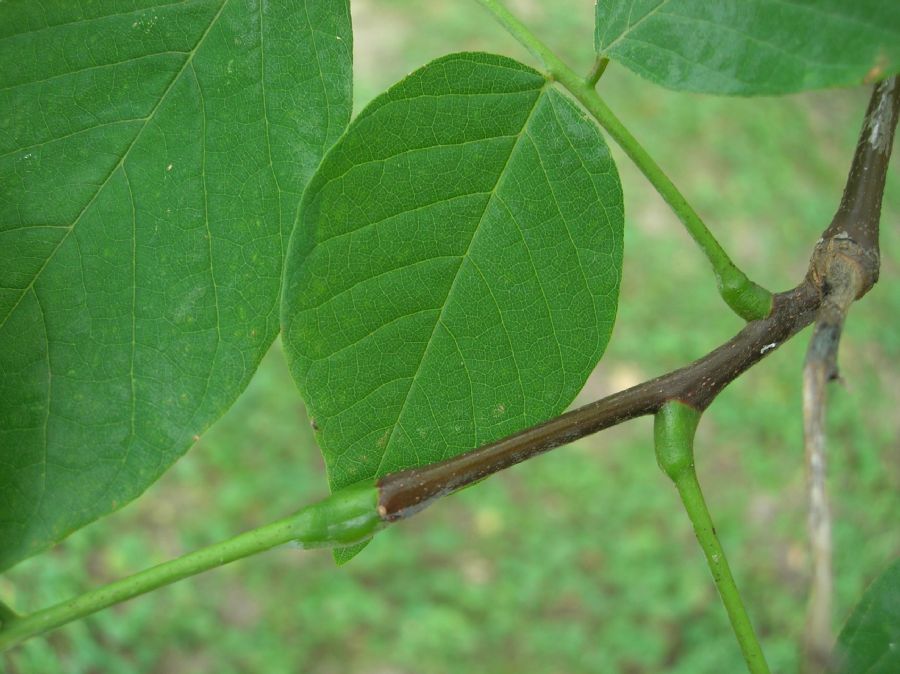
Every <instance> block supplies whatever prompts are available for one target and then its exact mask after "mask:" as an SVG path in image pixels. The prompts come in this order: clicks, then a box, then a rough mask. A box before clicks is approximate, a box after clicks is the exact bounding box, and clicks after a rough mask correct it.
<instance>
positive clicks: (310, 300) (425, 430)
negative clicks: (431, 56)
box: [282, 54, 623, 560]
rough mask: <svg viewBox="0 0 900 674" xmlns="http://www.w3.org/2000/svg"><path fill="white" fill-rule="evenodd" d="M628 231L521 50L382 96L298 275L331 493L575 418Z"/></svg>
mask: <svg viewBox="0 0 900 674" xmlns="http://www.w3.org/2000/svg"><path fill="white" fill-rule="evenodd" d="M622 225H623V212H622V193H621V185H620V183H619V178H618V174H617V172H616V168H615V165H614V164H613V161H612V159H611V157H610V155H609V151H608V149H607V147H606V145H605V143H604V142H603V139H602V137H601V136H600V134H599V132H598V130H597V128H596V127H595V126H594V125H593V123H591V122H589V121H588V120H587V119H586V118H585V116H584V115H583V113H582V112H581V111H580V110H579V109H578V108H576V106H575V105H574V104H573V103H572V102H570V101H569V99H567V98H566V97H565V96H563V95H562V94H560V93H559V92H558V91H556V90H555V89H553V88H552V87H551V86H550V85H549V83H548V82H547V81H546V80H545V79H544V78H543V76H541V75H540V74H539V73H537V72H535V71H534V70H532V69H530V68H527V67H525V66H523V65H521V64H519V63H517V62H516V61H512V60H510V59H507V58H503V57H499V56H494V55H490V54H455V55H451V56H448V57H445V58H442V59H438V60H437V61H434V62H432V63H430V64H429V65H427V66H425V67H423V68H422V69H421V70H419V71H417V72H415V73H413V74H412V75H410V76H409V77H408V78H406V79H405V80H403V81H402V82H400V83H399V84H397V85H395V86H394V87H393V88H391V89H390V90H389V91H387V92H386V93H385V94H383V95H382V96H381V97H379V98H378V99H376V100H375V101H374V102H373V103H372V104H371V105H369V106H368V107H367V108H366V109H365V110H364V111H363V112H362V113H361V114H360V115H359V117H358V118H357V119H356V120H355V121H354V122H353V123H352V124H351V125H350V127H349V128H348V130H347V132H346V134H345V135H344V136H343V137H342V138H341V140H340V141H338V143H337V144H336V145H335V146H334V147H333V148H332V150H331V151H330V152H329V153H328V155H327V156H326V158H325V160H324V161H323V162H322V165H321V166H320V168H319V170H318V172H317V173H316V176H315V177H314V178H313V180H312V181H311V183H310V186H309V189H308V190H307V192H306V194H305V195H304V198H303V202H302V205H301V208H300V215H299V221H298V225H297V228H296V229H295V230H294V234H293V237H292V239H291V244H290V249H289V252H288V258H287V262H286V270H285V289H284V298H283V303H282V312H283V313H282V328H283V339H284V343H285V350H286V353H287V356H288V360H289V363H290V366H291V371H292V374H293V376H294V378H295V380H296V382H297V384H298V387H299V388H300V391H301V393H302V394H303V397H304V399H305V401H306V403H307V406H308V408H309V410H310V412H311V414H312V416H313V418H314V419H315V424H314V425H315V427H316V428H317V429H318V430H317V435H318V440H319V444H320V446H321V448H322V452H323V454H324V457H325V461H326V465H327V468H328V474H329V481H330V484H331V487H332V489H339V488H341V487H343V486H346V485H348V484H351V483H354V482H357V481H359V480H362V479H366V478H371V477H373V476H380V475H384V474H386V473H389V472H392V471H396V470H399V469H402V468H408V467H412V466H419V465H424V464H428V463H432V462H435V461H439V460H442V459H446V458H448V457H450V456H453V455H457V454H459V453H462V452H464V451H466V450H469V449H472V448H474V447H477V446H478V445H481V444H483V443H485V442H488V441H490V440H493V439H496V438H498V437H501V436H504V435H507V434H509V433H511V432H514V431H516V430H518V429H520V428H522V427H524V426H526V425H529V424H533V423H536V422H539V421H541V420H544V419H547V418H549V417H551V416H553V415H556V414H558V413H560V412H561V411H563V409H565V407H566V406H567V405H568V404H569V403H570V402H571V401H572V399H573V398H574V396H575V395H576V394H577V392H578V391H579V390H580V389H581V387H582V386H583V384H584V381H585V379H586V378H587V376H588V374H589V373H590V372H591V370H592V369H593V367H594V366H595V365H596V363H597V361H598V360H599V358H600V356H601V354H602V353H603V350H604V348H605V347H606V344H607V341H608V339H609V336H610V332H611V330H612V325H613V320H614V318H615V312H616V305H617V301H618V290H619V281H620V277H621V263H622ZM357 550H358V548H353V549H350V550H349V551H346V550H345V551H343V552H339V554H338V555H337V557H338V559H339V560H346V559H348V558H349V557H351V556H352V555H353V554H355V552H356V551H357Z"/></svg>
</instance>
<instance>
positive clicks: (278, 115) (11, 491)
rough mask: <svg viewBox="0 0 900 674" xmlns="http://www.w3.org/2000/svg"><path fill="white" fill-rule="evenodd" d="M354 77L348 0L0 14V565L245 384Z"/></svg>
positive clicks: (62, 528)
mask: <svg viewBox="0 0 900 674" xmlns="http://www.w3.org/2000/svg"><path fill="white" fill-rule="evenodd" d="M350 69H351V33H350V18H349V12H348V8H347V4H346V1H345V0H327V1H323V0H309V1H308V2H306V1H303V0H295V1H293V2H279V3H258V2H243V1H242V2H238V1H236V0H188V1H184V2H168V3H166V2H159V1H155V2H148V1H146V0H132V1H131V2H124V1H123V2H116V3H75V2H69V1H68V0H56V1H54V2H41V3H36V2H32V1H31V0H12V1H8V2H5V3H2V4H0V110H2V111H3V114H2V115H0V466H2V469H0V569H3V568H7V567H9V566H11V565H12V564H14V563H15V562H17V561H19V560H21V559H23V558H25V557H28V556H29V555H32V554H34V553H36V552H38V551H40V550H42V549H44V548H46V547H48V546H49V545H50V544H52V543H53V542H55V541H58V540H60V539H61V538H63V537H64V536H66V535H67V534H68V533H70V532H71V531H73V530H75V529H77V528H79V527H81V526H84V525H85V524H87V523H89V522H91V521H93V520H94V519H96V518H97V517H99V516H101V515H103V514H106V513H109V512H110V511H112V510H115V509H116V508H118V507H120V506H122V505H124V504H125V503H127V502H128V501H130V500H132V499H134V498H135V497H136V496H138V495H139V494H140V493H141V492H143V491H144V490H145V489H146V488H147V487H148V486H149V485H150V484H151V483H152V482H153V481H154V480H156V479H157V478H158V477H159V476H160V474H161V473H162V472H163V471H165V469H166V468H168V467H169V466H170V465H171V464H172V463H173V462H174V461H175V460H176V459H177V458H178V457H179V456H180V455H181V454H182V453H184V451H185V450H186V449H187V448H188V447H189V446H190V445H191V444H192V443H193V441H194V440H195V439H196V437H197V435H199V434H200V433H202V432H203V431H204V429H206V428H207V427H208V426H209V425H210V424H211V423H212V422H213V421H214V420H215V419H216V418H218V417H219V416H220V415H221V414H222V412H224V410H226V409H227V408H228V407H229V406H230V405H231V403H232V402H233V401H234V399H235V398H236V397H237V395H238V394H239V393H240V392H241V391H242V390H243V388H244V386H245V385H246V383H247V381H248V379H249V377H250V376H251V374H252V373H253V371H254V370H255V368H256V366H257V364H258V362H259V360H260V358H261V357H262V355H263V354H264V352H265V351H266V349H267V347H268V346H269V345H270V344H271V342H272V340H273V338H274V336H275V335H276V333H277V331H278V327H279V326H278V312H277V307H278V298H279V296H280V277H281V270H282V260H283V255H284V249H285V247H286V244H287V239H288V236H289V233H290V228H291V226H292V225H293V221H294V214H295V212H296V207H297V204H298V202H299V199H300V194H301V192H302V190H303V188H304V186H305V184H306V182H307V181H308V179H309V177H310V176H311V175H312V173H313V171H314V170H315V167H316V166H317V164H318V162H319V160H320V159H321V156H322V155H323V154H324V151H325V149H326V148H327V147H328V146H329V145H330V144H331V143H332V142H333V141H334V140H335V139H336V138H337V136H338V135H339V134H340V133H341V131H342V130H343V128H344V127H345V126H346V123H347V122H348V121H349V114H350Z"/></svg>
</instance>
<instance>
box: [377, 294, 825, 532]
mask: <svg viewBox="0 0 900 674" xmlns="http://www.w3.org/2000/svg"><path fill="white" fill-rule="evenodd" d="M818 306H819V293H818V292H817V291H816V289H815V288H814V287H813V286H812V285H811V284H810V283H808V282H807V281H804V282H803V283H801V284H800V285H799V286H797V287H796V288H795V289H793V290H791V291H788V292H786V293H780V294H778V295H775V300H774V306H773V309H772V312H771V313H770V314H769V316H768V317H766V318H764V319H762V320H758V321H753V322H752V323H748V324H747V325H746V326H745V327H744V329H743V330H741V331H740V332H739V333H738V334H737V335H736V336H735V337H734V338H732V339H731V340H729V341H728V342H726V343H725V344H723V345H722V346H720V347H719V348H717V349H715V350H714V351H711V352H710V353H708V354H707V355H706V356H704V357H703V358H700V359H699V360H697V361H694V362H693V363H691V364H690V365H688V366H687V367H683V368H681V369H680V370H675V371H674V372H670V373H668V374H665V375H663V376H661V377H657V378H656V379H652V380H650V381H647V382H644V383H643V384H638V385H637V386H634V387H632V388H630V389H626V390H625V391H621V392H620V393H615V394H613V395H611V396H609V397H607V398H603V399H602V400H598V401H596V402H593V403H590V404H589V405H585V406H584V407H581V408H579V409H577V410H573V411H571V412H567V413H566V414H563V415H562V416H559V417H556V418H554V419H551V420H550V421H547V422H545V423H543V424H540V425H538V426H534V427H532V428H527V429H525V430H523V431H520V432H518V433H516V434H514V435H510V436H509V437H506V438H503V439H502V440H497V441H496V442H492V443H490V444H487V445H484V446H483V447H479V448H478V449H475V450H473V451H471V452H467V453H465V454H461V455H460V456H456V457H453V458H451V459H447V460H446V461H442V462H440V463H435V464H431V465H428V466H423V467H422V468H413V469H410V470H404V471H401V472H398V473H391V474H390V475H385V476H384V477H383V478H381V479H380V480H379V482H378V488H379V500H378V508H379V512H380V513H381V516H382V518H384V519H386V520H388V521H394V520H398V519H402V518H404V517H409V516H410V515H412V514H414V513H416V512H418V511H419V510H421V509H422V508H425V507H426V506H428V505H430V504H431V503H432V502H433V501H434V500H435V499H438V498H440V497H442V496H446V495H447V494H451V493H453V492H455V491H457V490H459V489H462V488H463V487H465V486H467V485H470V484H472V483H473V482H477V481H478V480H480V479H482V478H484V477H487V476H488V475H491V474H493V473H496V472H498V471H501V470H503V469H505V468H509V467H510V466H513V465H515V464H517V463H521V462H522V461H525V460H527V459H530V458H532V457H534V456H537V455H538V454H543V453H544V452H546V451H549V450H551V449H553V448H555V447H559V446H560V445H564V444H568V443H570V442H573V441H575V440H578V439H580V438H583V437H585V436H587V435H591V434H592V433H596V432H597V431H602V430H603V429H605V428H609V427H610V426H615V425H617V424H620V423H622V422H623V421H628V420H629V419H634V418H636V417H640V416H644V415H647V414H655V413H656V412H657V411H658V410H659V408H660V407H662V405H663V404H664V403H666V402H667V401H669V400H680V401H682V402H684V403H686V404H688V405H690V406H692V407H694V408H696V409H698V410H704V409H706V407H707V406H709V404H710V403H711V402H712V401H713V399H714V398H715V397H716V395H718V393H719V392H720V391H721V390H722V389H724V388H725V387H726V386H727V385H728V384H729V383H731V382H732V381H733V380H734V379H735V378H737V377H738V376H739V375H740V374H741V373H743V372H744V371H746V370H747V369H748V368H750V367H752V366H753V365H755V364H756V363H757V362H758V361H759V360H761V359H762V358H764V357H765V356H766V355H767V354H768V353H770V352H771V351H774V350H775V349H776V348H777V347H778V346H780V345H781V344H782V343H783V342H785V341H786V340H787V339H789V338H790V337H792V336H793V335H794V334H795V333H796V332H797V331H798V330H800V329H801V328H803V327H805V326H807V325H809V324H810V323H811V322H812V320H813V318H814V316H815V311H816V309H818Z"/></svg>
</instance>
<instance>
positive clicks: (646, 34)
mask: <svg viewBox="0 0 900 674" xmlns="http://www.w3.org/2000/svg"><path fill="white" fill-rule="evenodd" d="M596 7H597V9H596V13H597V21H596V31H595V36H594V37H595V40H594V41H595V45H596V49H597V53H598V54H600V55H601V56H605V57H608V58H611V59H614V60H616V61H619V62H620V63H622V64H623V65H625V66H627V67H628V68H630V69H631V70H633V71H634V72H636V73H638V74H639V75H642V76H643V77H646V78H647V79H649V80H651V81H653V82H656V83H657V84H661V85H663V86H665V87H669V88H671V89H679V90H685V91H697V92H704V93H714V94H737V95H754V94H785V93H791V92H795V91H802V90H805V89H817V88H821V87H835V86H848V85H855V84H860V83H862V82H864V81H873V80H875V79H880V78H881V77H883V76H886V75H890V74H892V73H895V72H897V71H898V70H900V3H898V2H895V1H891V2H884V0H716V1H715V2H710V1H709V0H599V2H598V3H597V6H596Z"/></svg>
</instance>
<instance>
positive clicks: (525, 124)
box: [375, 82, 549, 475]
mask: <svg viewBox="0 0 900 674" xmlns="http://www.w3.org/2000/svg"><path fill="white" fill-rule="evenodd" d="M548 84H549V83H548V82H545V83H544V85H543V86H541V87H540V89H538V90H537V96H535V99H534V104H533V105H532V107H531V110H529V112H528V116H527V117H526V118H525V121H524V122H523V123H522V128H521V129H520V130H519V132H518V133H517V134H516V136H515V138H516V140H515V141H514V142H513V144H512V146H511V148H510V150H509V155H508V156H507V157H506V161H505V162H504V164H503V167H502V168H501V169H500V170H499V171H498V172H497V182H496V183H494V187H493V189H492V190H491V191H490V196H489V197H488V198H487V200H486V201H485V205H484V210H483V211H482V212H481V216H480V217H479V218H478V224H477V225H475V229H474V231H473V232H472V238H471V239H469V244H468V245H467V246H466V250H465V251H464V252H463V254H462V256H461V257H460V261H459V267H457V269H456V274H454V276H453V281H451V283H450V287H449V288H448V289H447V297H446V299H445V300H444V304H443V306H442V307H441V311H440V313H439V314H438V316H437V319H436V320H435V322H434V327H433V328H432V329H431V334H430V335H429V337H428V340H427V341H426V343H425V349H424V350H423V351H422V357H421V358H420V359H419V363H418V365H416V369H415V370H414V371H413V374H412V376H411V377H410V378H409V386H408V387H407V389H406V394H405V395H404V396H403V403H402V405H401V406H400V411H399V412H398V413H397V421H396V422H394V424H393V425H392V427H391V433H390V435H389V436H388V439H387V442H385V443H384V452H382V454H381V459H380V460H379V461H378V466H376V468H375V475H378V473H379V472H381V467H382V466H383V465H384V460H385V458H386V457H387V455H388V452H389V451H390V448H391V443H392V441H393V439H394V434H395V433H396V431H397V428H398V427H399V426H400V419H401V418H402V417H403V413H404V412H405V411H406V406H407V405H408V404H409V397H410V393H412V389H413V386H414V385H415V383H416V379H417V378H418V376H419V372H420V371H421V369H422V364H423V363H424V362H425V359H426V358H427V357H428V353H429V351H430V350H431V346H432V344H434V335H435V333H436V332H437V328H438V326H439V325H441V324H442V323H443V320H444V313H445V312H446V311H447V307H448V306H449V304H450V296H451V295H452V294H453V289H454V288H455V287H456V284H457V282H458V281H459V277H460V272H461V271H462V268H463V265H464V264H465V262H466V259H467V258H468V256H469V252H470V251H471V250H472V245H473V244H474V243H475V239H477V238H478V232H479V231H481V225H482V223H483V222H484V216H485V214H486V213H487V212H488V209H489V208H490V206H491V203H493V201H494V198H495V196H496V195H497V191H498V189H499V187H500V184H501V182H502V181H503V177H504V175H505V174H506V171H507V169H508V168H509V162H510V160H511V159H512V157H513V155H514V154H515V153H516V148H518V147H519V143H521V142H522V139H523V138H524V137H525V136H526V131H527V129H528V125H529V124H530V123H531V120H532V118H533V117H534V113H535V111H536V110H537V109H538V105H539V103H540V101H541V99H542V98H543V96H544V92H545V90H546V88H547V86H548Z"/></svg>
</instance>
